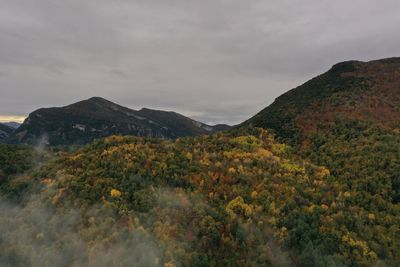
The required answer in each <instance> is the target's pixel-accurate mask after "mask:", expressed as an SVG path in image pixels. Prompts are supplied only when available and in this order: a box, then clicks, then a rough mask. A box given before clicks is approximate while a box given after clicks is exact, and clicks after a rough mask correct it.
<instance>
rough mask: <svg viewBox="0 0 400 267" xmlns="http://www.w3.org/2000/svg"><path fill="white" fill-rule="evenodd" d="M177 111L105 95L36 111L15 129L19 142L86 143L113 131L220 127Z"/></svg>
mask: <svg viewBox="0 0 400 267" xmlns="http://www.w3.org/2000/svg"><path fill="white" fill-rule="evenodd" d="M220 129H221V128H220V127H216V128H214V127H212V126H208V125H206V124H203V123H200V122H196V121H194V120H192V119H190V118H187V117H185V116H183V115H180V114H178V113H175V112H167V111H160V110H151V109H147V108H143V109H141V110H140V111H136V110H132V109H129V108H126V107H123V106H120V105H118V104H115V103H113V102H111V101H109V100H107V99H104V98H102V97H91V98H89V99H86V100H82V101H79V102H77V103H74V104H70V105H68V106H65V107H58V108H42V109H38V110H36V111H34V112H32V113H31V114H30V115H29V117H28V119H27V120H26V121H25V122H24V123H23V124H22V125H21V126H20V127H19V128H18V129H17V130H16V131H15V133H14V140H15V142H23V143H36V142H37V141H38V140H41V139H43V136H46V138H48V141H49V144H52V145H68V144H85V143H88V142H90V141H92V140H93V139H96V138H101V137H105V136H109V135H136V136H146V137H160V138H177V137H181V136H193V135H202V134H210V133H213V132H215V131H219V130H220Z"/></svg>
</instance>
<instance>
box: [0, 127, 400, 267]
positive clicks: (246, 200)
mask: <svg viewBox="0 0 400 267" xmlns="http://www.w3.org/2000/svg"><path fill="white" fill-rule="evenodd" d="M393 150H394V148H393ZM397 151H398V150H397ZM52 153H53V155H56V159H55V160H53V161H52V162H50V163H48V164H45V165H43V166H40V167H36V168H35V170H34V171H32V173H31V174H30V175H29V176H28V177H26V176H15V177H14V178H13V179H10V180H7V182H5V183H2V185H1V190H2V192H4V190H6V191H8V192H18V191H19V190H22V189H23V190H24V192H25V194H24V195H21V196H20V197H19V198H8V200H7V203H8V204H7V205H5V207H3V211H4V212H2V214H1V220H0V224H1V229H2V230H3V231H2V233H3V234H2V243H1V245H0V248H1V251H2V254H1V255H2V256H1V262H2V263H3V265H4V264H5V265H6V266H7V264H9V265H8V266H26V265H29V264H32V265H34V266H39V263H43V262H45V264H44V266H46V264H47V265H48V266H54V264H55V265H57V263H61V262H62V263H63V264H64V265H63V266H73V264H78V265H89V266H129V264H130V263H132V262H136V263H137V265H138V266H221V265H226V266H344V265H353V266H370V265H380V266H395V265H396V264H397V263H399V260H400V259H399V258H398V257H399V255H398V253H397V252H398V251H399V250H400V244H399V238H398V237H399V226H400V222H399V211H400V209H399V205H398V203H395V202H392V201H389V200H388V199H387V198H386V197H385V196H384V195H383V196H382V197H376V199H371V198H368V195H367V193H365V192H367V191H366V190H365V188H361V187H350V186H349V184H348V182H349V181H348V180H343V181H342V180H337V179H336V178H335V177H336V176H335V173H334V171H330V170H329V169H328V168H326V167H323V166H316V165H314V164H311V163H309V162H307V161H305V160H302V159H300V158H299V157H298V156H297V155H296V154H297V152H296V150H294V149H293V148H291V147H290V146H287V145H285V144H281V143H278V142H277V141H275V140H274V138H273V136H272V135H270V134H269V133H268V132H267V131H264V130H259V129H248V130H246V131H243V132H236V133H231V134H222V133H220V134H216V135H213V136H203V137H190V138H180V139H177V140H176V141H166V140H160V139H143V138H137V137H119V136H113V137H108V138H106V139H103V140H99V141H96V142H94V143H92V144H90V145H88V146H85V147H83V148H82V149H80V150H78V151H76V152H73V153H67V152H54V151H53V152H52ZM392 164H397V163H396V162H393V163H392ZM21 177H25V178H24V179H21ZM360 186H361V185H360ZM373 189H374V190H378V191H379V192H388V190H387V184H385V183H376V184H374V186H373ZM385 190H386V191H385ZM388 194H389V193H388ZM3 202H4V201H3ZM3 206H4V205H3ZM10 217H11V218H13V219H12V220H11V219H10ZM4 230H6V231H4ZM44 251H45V252H46V253H45V254H44V255H43V252H44ZM35 264H36V265H35ZM41 266H43V265H41Z"/></svg>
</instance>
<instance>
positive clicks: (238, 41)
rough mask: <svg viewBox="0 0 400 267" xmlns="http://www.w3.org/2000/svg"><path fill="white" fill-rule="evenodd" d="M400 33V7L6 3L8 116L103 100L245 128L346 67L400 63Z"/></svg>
mask: <svg viewBox="0 0 400 267" xmlns="http://www.w3.org/2000/svg"><path fill="white" fill-rule="evenodd" d="M399 30H400V1H399V0H379V1H377V0H351V1H348V0H336V1H332V0H290V1H289V0H279V1H278V0H276V1H272V0H248V1H245V0H158V1H156V0H0V116H6V115H8V116H26V115H28V114H29V113H30V112H31V111H33V110H34V109H37V108H39V107H49V106H63V105H66V104H69V103H73V102H76V101H78V100H82V99H85V98H89V97H91V96H102V97H104V98H107V99H109V100H111V101H114V102H116V103H118V104H121V105H124V106H128V107H131V108H134V109H138V108H141V107H148V108H157V109H165V110H174V111H177V112H180V113H182V114H184V115H188V116H190V117H192V118H195V119H198V120H201V121H203V122H207V123H221V122H225V123H231V124H233V123H238V122H241V121H243V120H245V119H247V118H249V117H250V116H252V115H254V114H255V113H256V112H258V111H259V110H260V109H262V108H264V107H265V106H267V105H268V104H270V103H272V101H273V100H274V99H275V98H276V97H277V96H279V95H280V94H282V93H284V92H285V91H287V90H289V89H291V88H293V87H295V86H297V85H299V84H301V83H303V82H305V81H307V80H308V79H310V78H312V77H313V76H315V75H317V74H320V73H322V72H325V71H326V70H328V69H329V68H330V67H331V65H333V64H335V63H337V62H339V61H344V60H350V59H358V60H370V59H378V58H384V57H393V56H400V33H399ZM0 119H1V118H0ZM3 119H4V118H3Z"/></svg>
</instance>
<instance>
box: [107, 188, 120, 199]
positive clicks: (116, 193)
mask: <svg viewBox="0 0 400 267" xmlns="http://www.w3.org/2000/svg"><path fill="white" fill-rule="evenodd" d="M121 195H122V192H121V191H119V190H117V189H114V188H113V189H111V191H110V196H112V197H115V198H116V197H120V196H121Z"/></svg>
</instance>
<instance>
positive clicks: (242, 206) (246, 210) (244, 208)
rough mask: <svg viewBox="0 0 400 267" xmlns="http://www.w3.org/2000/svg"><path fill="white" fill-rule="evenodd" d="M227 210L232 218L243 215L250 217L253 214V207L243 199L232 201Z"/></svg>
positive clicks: (238, 198)
mask: <svg viewBox="0 0 400 267" xmlns="http://www.w3.org/2000/svg"><path fill="white" fill-rule="evenodd" d="M225 210H226V211H227V212H228V213H229V214H230V215H231V216H232V217H236V216H237V215H242V216H246V217H250V216H251V215H252V214H253V206H252V205H249V204H246V203H245V202H244V200H243V198H242V197H240V196H239V197H237V198H235V199H233V200H231V201H230V202H229V203H228V205H227V206H226V208H225Z"/></svg>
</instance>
